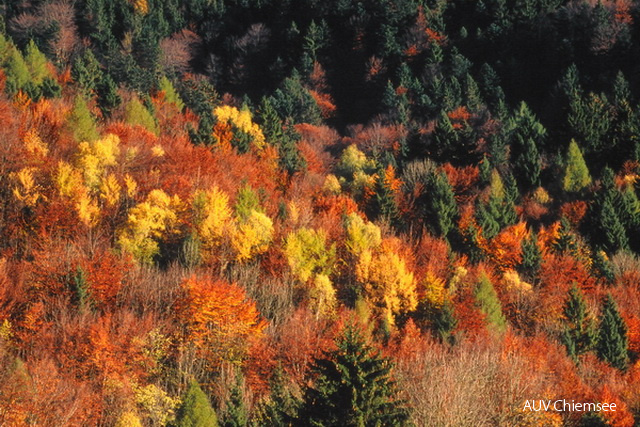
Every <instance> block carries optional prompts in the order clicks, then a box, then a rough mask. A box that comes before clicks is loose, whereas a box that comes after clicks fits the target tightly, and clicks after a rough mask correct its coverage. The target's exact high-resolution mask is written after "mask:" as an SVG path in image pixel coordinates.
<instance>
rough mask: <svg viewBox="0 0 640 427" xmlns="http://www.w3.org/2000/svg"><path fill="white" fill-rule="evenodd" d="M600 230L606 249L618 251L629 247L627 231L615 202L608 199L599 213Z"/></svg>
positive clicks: (612, 251)
mask: <svg viewBox="0 0 640 427" xmlns="http://www.w3.org/2000/svg"><path fill="white" fill-rule="evenodd" d="M598 230H599V231H600V233H601V234H600V237H601V239H602V243H603V246H604V248H605V250H606V251H607V252H609V253H616V252H617V251H619V250H621V249H623V250H624V249H629V239H628V238H627V232H626V231H625V229H624V226H623V225H622V222H620V218H619V217H618V214H617V212H616V210H615V209H614V207H613V204H612V203H611V202H610V201H609V200H608V199H607V200H605V201H604V202H603V204H602V206H601V209H600V212H599V215H598Z"/></svg>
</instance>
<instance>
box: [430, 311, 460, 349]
mask: <svg viewBox="0 0 640 427" xmlns="http://www.w3.org/2000/svg"><path fill="white" fill-rule="evenodd" d="M457 325H458V319H456V316H455V313H454V308H453V304H452V303H451V302H450V301H448V300H446V301H445V302H444V304H442V307H440V309H438V310H437V311H436V312H435V314H434V318H433V326H432V327H433V331H434V333H435V335H436V337H438V338H439V339H440V340H441V341H442V342H444V343H447V344H453V343H454V339H455V338H454V336H453V334H452V333H453V331H454V330H455V329H456V326H457Z"/></svg>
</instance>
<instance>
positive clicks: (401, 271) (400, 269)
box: [356, 240, 418, 326]
mask: <svg viewBox="0 0 640 427" xmlns="http://www.w3.org/2000/svg"><path fill="white" fill-rule="evenodd" d="M356 279H357V281H358V282H359V283H360V284H361V285H362V288H363V290H364V295H365V299H366V300H367V301H368V303H369V305H370V306H371V307H372V309H373V311H374V314H376V315H377V316H378V317H379V318H381V319H382V320H383V321H385V322H386V323H387V324H388V325H389V326H393V325H394V324H395V318H396V316H398V315H399V314H403V313H408V312H410V311H412V310H414V309H415V308H416V306H417V303H418V301H417V296H416V282H415V278H414V276H413V273H412V272H411V271H409V269H408V268H407V266H406V262H405V260H404V259H403V258H402V257H400V255H398V254H397V253H396V252H395V250H394V248H393V245H392V244H391V242H390V241H388V240H383V242H382V245H381V246H380V248H378V249H377V250H371V249H367V250H365V251H363V252H362V253H361V254H360V257H359V259H358V264H357V265H356Z"/></svg>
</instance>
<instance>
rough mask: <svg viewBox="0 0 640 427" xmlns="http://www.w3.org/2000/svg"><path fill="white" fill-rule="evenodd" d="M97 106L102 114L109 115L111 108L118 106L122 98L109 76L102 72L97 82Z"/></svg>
mask: <svg viewBox="0 0 640 427" xmlns="http://www.w3.org/2000/svg"><path fill="white" fill-rule="evenodd" d="M97 92H98V106H99V107H100V110H101V111H102V114H103V115H105V116H106V117H110V116H111V113H112V112H113V110H115V109H116V108H118V106H119V105H120V103H121V102H122V98H121V97H120V95H118V87H117V86H116V83H115V82H114V81H113V79H112V78H111V76H110V75H109V74H107V73H105V74H104V76H103V77H102V80H100V82H99V83H98V88H97Z"/></svg>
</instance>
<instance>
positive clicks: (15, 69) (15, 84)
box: [5, 47, 31, 93]
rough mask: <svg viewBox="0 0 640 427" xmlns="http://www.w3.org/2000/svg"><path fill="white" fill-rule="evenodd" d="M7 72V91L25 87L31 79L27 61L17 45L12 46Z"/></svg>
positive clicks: (15, 90) (10, 91) (6, 66)
mask: <svg viewBox="0 0 640 427" xmlns="http://www.w3.org/2000/svg"><path fill="white" fill-rule="evenodd" d="M5 72H6V73H7V91H8V92H9V93H15V92H17V91H18V90H20V89H22V88H24V87H25V85H26V84H27V83H29V81H30V80H31V76H30V74H29V68H28V67H27V63H26V62H25V60H24V57H23V56H22V54H21V53H20V51H19V50H18V49H16V48H15V47H11V48H10V53H9V57H8V59H7V63H6V65H5Z"/></svg>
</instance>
